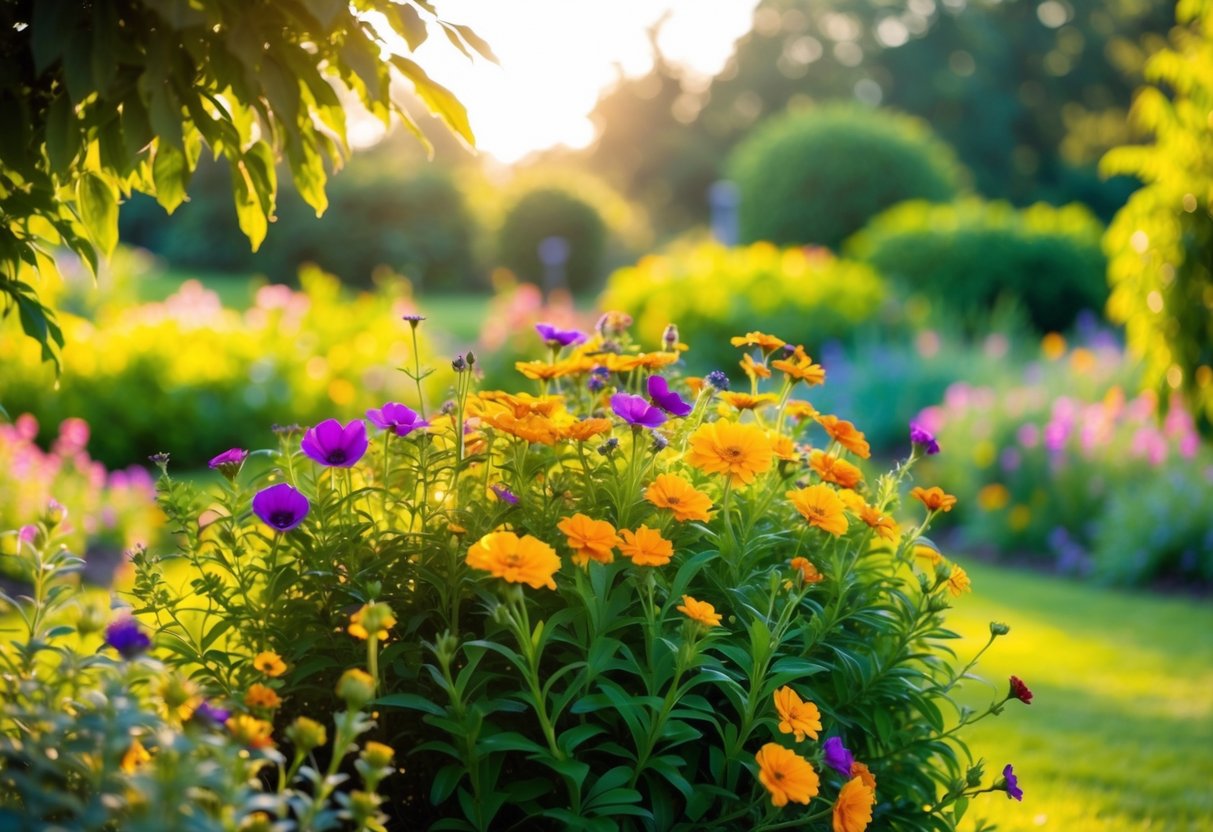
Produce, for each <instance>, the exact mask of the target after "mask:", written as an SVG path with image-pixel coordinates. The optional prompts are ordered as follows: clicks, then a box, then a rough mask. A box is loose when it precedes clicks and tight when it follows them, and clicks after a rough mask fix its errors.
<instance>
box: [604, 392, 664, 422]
mask: <svg viewBox="0 0 1213 832" xmlns="http://www.w3.org/2000/svg"><path fill="white" fill-rule="evenodd" d="M611 409H612V410H614V411H615V415H616V416H618V417H619V418H620V419H623V420H624V421H625V422H627V423H628V424H629V425H639V426H640V427H645V428H655V427H657V426H658V425H661V424H664V423H665V414H664V413H662V412H661V411H660V410H658V409H657V408H655V407H653V406H652V405H651V404H649V403H648V402H647V401H645V399H644V397H643V396H631V395H629V394H627V393H616V394H615V395H613V396H611Z"/></svg>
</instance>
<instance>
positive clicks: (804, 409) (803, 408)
mask: <svg viewBox="0 0 1213 832" xmlns="http://www.w3.org/2000/svg"><path fill="white" fill-rule="evenodd" d="M783 412H784V413H786V414H788V416H790V417H792V418H793V419H795V420H796V421H798V422H803V421H804V420H805V419H816V418H817V417H818V416H820V415H821V414H820V413H818V412H817V408H815V407H813V405H811V404H809V403H808V402H802V401H799V400H798V399H792V400H791V401H789V402H788V403H787V404H786V405H784V409H783Z"/></svg>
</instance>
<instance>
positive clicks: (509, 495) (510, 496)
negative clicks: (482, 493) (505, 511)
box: [489, 485, 518, 505]
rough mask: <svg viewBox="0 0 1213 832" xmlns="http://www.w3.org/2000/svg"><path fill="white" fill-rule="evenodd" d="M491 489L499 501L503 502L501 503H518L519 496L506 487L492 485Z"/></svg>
mask: <svg viewBox="0 0 1213 832" xmlns="http://www.w3.org/2000/svg"><path fill="white" fill-rule="evenodd" d="M489 488H491V489H492V490H493V493H494V494H496V495H497V499H498V500H501V502H503V503H509V504H510V505H516V504H517V503H518V495H517V494H515V493H514V492H513V491H510V489H508V488H506V487H505V486H504V485H490V486H489Z"/></svg>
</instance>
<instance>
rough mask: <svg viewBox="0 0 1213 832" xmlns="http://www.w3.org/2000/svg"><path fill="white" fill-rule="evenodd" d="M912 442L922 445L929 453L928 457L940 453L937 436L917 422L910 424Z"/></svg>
mask: <svg viewBox="0 0 1213 832" xmlns="http://www.w3.org/2000/svg"><path fill="white" fill-rule="evenodd" d="M910 442H911V443H912V444H914V445H921V446H922V448H923V450H924V451H926V452H927V456H934V455H935V454H937V453H939V442H937V441H936V440H935V434H933V433H931V432H930V431H929V430H927V429H926V428H924V427H923V426H922V425H920V424H918V423H917V422H910Z"/></svg>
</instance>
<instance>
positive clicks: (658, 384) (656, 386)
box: [649, 376, 694, 416]
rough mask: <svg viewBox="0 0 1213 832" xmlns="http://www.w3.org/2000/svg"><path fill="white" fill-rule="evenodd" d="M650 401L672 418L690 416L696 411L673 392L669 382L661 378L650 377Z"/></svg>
mask: <svg viewBox="0 0 1213 832" xmlns="http://www.w3.org/2000/svg"><path fill="white" fill-rule="evenodd" d="M649 401H651V402H652V403H653V406H654V407H659V408H661V409H662V410H664V411H665V412H666V413H668V414H670V415H671V416H689V415H690V414H691V411H692V410H693V409H694V408H693V407H692V406H691V405H690V404H688V403H687V402H684V401H683V400H682V396H680V395H678V394H677V393H676V392H674V391H673V390H671V389H670V385H669V382H667V381H666V380H665V379H664V378H662V377H661V376H649Z"/></svg>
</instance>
